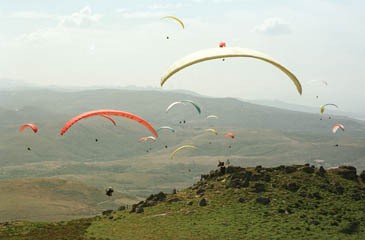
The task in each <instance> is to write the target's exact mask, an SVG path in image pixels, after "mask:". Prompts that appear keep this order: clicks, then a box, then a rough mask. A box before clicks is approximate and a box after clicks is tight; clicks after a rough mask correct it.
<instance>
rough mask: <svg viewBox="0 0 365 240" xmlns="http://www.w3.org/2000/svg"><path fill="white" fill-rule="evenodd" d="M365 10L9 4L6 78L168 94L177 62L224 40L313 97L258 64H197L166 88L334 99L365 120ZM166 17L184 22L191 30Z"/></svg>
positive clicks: (1, 16) (271, 4) (326, 3)
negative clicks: (256, 55) (257, 55)
mask: <svg viewBox="0 0 365 240" xmlns="http://www.w3.org/2000/svg"><path fill="white" fill-rule="evenodd" d="M364 9H365V1H361V0H346V1H345V0H315V1H314V0H276V1H273V0H184V1H173V0H170V1H148V0H134V1H117V0H89V1H83V0H64V1H49V0H0V81H2V79H3V80H4V79H11V80H14V81H15V82H18V83H19V84H22V83H23V82H26V83H31V84H36V85H39V86H61V87H72V86H75V87H80V86H81V87H93V86H95V87H124V86H138V87H148V88H149V87H153V88H160V85H159V84H160V78H161V75H162V74H163V73H164V72H165V70H166V69H167V68H168V67H169V66H170V65H171V64H172V63H174V62H175V61H176V60H178V59H180V58H182V57H184V56H185V55H188V54H190V53H193V52H195V51H198V50H201V49H207V48H217V47H218V44H219V42H221V41H224V42H226V43H227V46H234V47H242V48H250V49H254V50H257V51H260V52H263V53H265V54H267V55H269V56H272V57H273V58H274V59H276V60H278V61H279V62H280V63H281V64H283V65H284V66H286V67H287V68H288V69H290V70H291V71H292V72H293V73H294V74H295V75H296V76H297V77H298V79H299V81H300V82H301V83H302V86H303V95H302V96H300V95H299V94H298V93H297V91H296V88H295V86H294V84H293V83H292V82H291V81H290V80H289V78H288V77H287V76H286V75H285V74H283V73H282V72H281V71H279V70H278V69H277V68H275V67H273V66H272V65H270V64H267V63H265V62H262V61H259V60H256V59H248V58H245V59H244V58H240V59H226V60H225V61H221V60H214V61H210V62H204V63H200V64H197V65H195V66H192V67H189V68H187V69H184V70H182V71H181V72H178V73H177V74H175V75H174V76H173V77H172V78H171V79H169V80H168V81H167V82H166V84H165V85H164V87H163V89H184V90H190V91H194V92H197V93H199V94H203V95H208V96H214V97H235V98H241V99H268V100H280V101H283V102H288V103H292V104H300V105H307V106H320V105H321V104H324V103H328V102H333V103H336V104H337V105H339V106H340V107H341V109H342V110H343V111H346V112H356V113H361V114H365V104H362V103H364V102H365V94H363V92H364V89H365V81H363V80H364V79H365V73H364V69H365V63H364V62H365V61H364V57H365V44H364V43H365V25H364V22H365V14H363V10H364ZM165 15H174V16H177V17H179V18H180V19H182V20H183V21H184V23H185V26H186V27H185V29H182V28H181V27H180V26H179V25H178V23H176V22H175V21H172V20H170V19H161V17H163V16H165ZM167 36H168V37H169V39H167V38H166V37H167ZM324 81H325V82H327V83H328V85H327V86H326V85H325V84H324ZM316 96H318V98H316Z"/></svg>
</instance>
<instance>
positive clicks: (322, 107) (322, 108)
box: [320, 103, 338, 114]
mask: <svg viewBox="0 0 365 240" xmlns="http://www.w3.org/2000/svg"><path fill="white" fill-rule="evenodd" d="M327 106H334V107H336V108H338V106H337V105H336V104H334V103H326V104H324V105H322V106H321V107H320V112H321V114H323V113H324V111H325V109H326V107H327Z"/></svg>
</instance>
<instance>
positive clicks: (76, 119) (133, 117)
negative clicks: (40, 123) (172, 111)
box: [60, 109, 158, 137]
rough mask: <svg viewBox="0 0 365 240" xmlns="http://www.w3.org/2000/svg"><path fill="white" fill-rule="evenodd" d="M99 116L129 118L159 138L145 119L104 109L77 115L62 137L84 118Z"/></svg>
mask: <svg viewBox="0 0 365 240" xmlns="http://www.w3.org/2000/svg"><path fill="white" fill-rule="evenodd" d="M99 115H108V116H109V115H114V116H119V117H125V118H129V119H131V120H133V121H136V122H138V123H140V124H142V125H143V126H145V127H146V128H147V129H148V130H149V131H150V132H151V133H152V134H153V135H154V136H155V137H158V134H157V132H156V130H155V129H154V128H153V127H152V126H151V124H149V123H148V122H147V121H146V120H144V119H143V118H141V117H139V116H137V115H134V114H132V113H129V112H124V111H119V110H110V109H106V110H105V109H102V110H95V111H90V112H85V113H82V114H80V115H77V116H76V117H74V118H72V119H70V120H69V121H68V122H67V123H66V124H65V125H64V126H63V128H62V129H61V132H60V135H63V134H64V133H65V132H66V131H67V130H68V129H69V128H70V127H71V126H72V125H74V124H75V123H77V122H78V121H80V120H81V119H84V118H89V117H93V116H99Z"/></svg>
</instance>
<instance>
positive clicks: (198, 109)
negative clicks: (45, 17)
mask: <svg viewBox="0 0 365 240" xmlns="http://www.w3.org/2000/svg"><path fill="white" fill-rule="evenodd" d="M185 103H190V104H191V105H193V106H194V107H195V109H196V111H197V112H198V113H199V114H200V113H201V109H200V107H199V106H198V104H196V103H195V102H193V101H191V100H181V101H176V102H173V103H171V104H170V105H169V106H168V107H167V108H166V110H165V111H166V113H168V112H169V111H170V110H171V109H172V108H173V107H174V106H176V105H178V104H185ZM184 121H185V120H184ZM184 123H185V122H184Z"/></svg>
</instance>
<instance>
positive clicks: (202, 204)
mask: <svg viewBox="0 0 365 240" xmlns="http://www.w3.org/2000/svg"><path fill="white" fill-rule="evenodd" d="M207 204H208V203H207V200H206V199H205V198H202V199H200V200H199V206H200V207H204V206H207Z"/></svg>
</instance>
